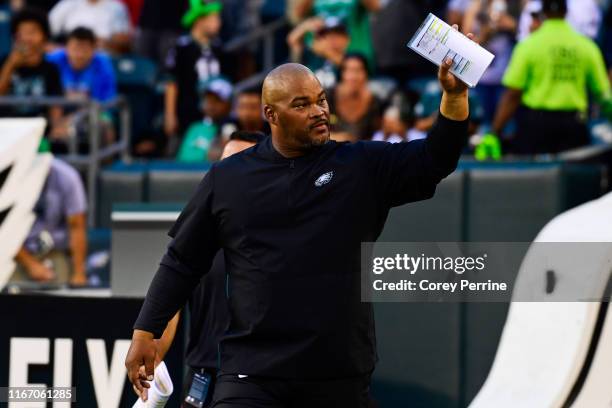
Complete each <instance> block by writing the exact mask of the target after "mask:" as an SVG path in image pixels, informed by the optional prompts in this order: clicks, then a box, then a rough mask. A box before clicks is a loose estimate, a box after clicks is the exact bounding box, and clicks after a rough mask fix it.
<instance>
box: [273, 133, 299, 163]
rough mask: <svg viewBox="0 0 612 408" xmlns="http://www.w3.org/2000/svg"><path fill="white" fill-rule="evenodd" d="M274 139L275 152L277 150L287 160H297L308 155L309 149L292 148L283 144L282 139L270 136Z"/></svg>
mask: <svg viewBox="0 0 612 408" xmlns="http://www.w3.org/2000/svg"><path fill="white" fill-rule="evenodd" d="M270 137H271V138H272V146H273V147H274V150H276V151H277V152H278V153H279V154H280V155H281V156H283V157H284V158H286V159H295V158H296V157H301V156H304V155H305V154H307V153H308V149H304V148H303V147H302V148H297V147H295V146H290V145H288V144H287V143H283V141H282V140H281V138H280V137H278V136H275V135H274V134H272V136H270Z"/></svg>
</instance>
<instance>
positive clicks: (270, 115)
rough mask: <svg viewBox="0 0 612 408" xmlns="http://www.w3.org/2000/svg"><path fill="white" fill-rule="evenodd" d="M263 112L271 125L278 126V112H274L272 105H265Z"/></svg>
mask: <svg viewBox="0 0 612 408" xmlns="http://www.w3.org/2000/svg"><path fill="white" fill-rule="evenodd" d="M263 112H264V117H265V118H266V120H267V121H268V123H270V125H276V124H277V123H276V122H277V116H276V112H275V111H274V108H273V107H271V106H270V105H264V108H263Z"/></svg>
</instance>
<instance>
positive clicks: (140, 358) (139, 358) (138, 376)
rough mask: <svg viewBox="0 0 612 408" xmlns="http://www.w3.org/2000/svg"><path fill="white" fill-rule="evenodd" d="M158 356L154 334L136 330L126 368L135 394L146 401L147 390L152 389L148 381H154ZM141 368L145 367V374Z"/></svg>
mask: <svg viewBox="0 0 612 408" xmlns="http://www.w3.org/2000/svg"><path fill="white" fill-rule="evenodd" d="M156 354H157V348H156V347H155V340H154V339H153V333H149V332H146V331H144V330H134V334H133V335H132V344H130V349H129V350H128V353H127V356H126V357H125V367H126V368H127V375H128V378H129V380H130V382H131V383H132V386H133V388H134V392H136V395H138V397H139V398H143V399H146V393H144V391H145V388H149V387H151V385H150V384H148V383H147V381H153V371H154V367H155V358H156ZM141 366H144V372H143V371H142V370H140V367H141Z"/></svg>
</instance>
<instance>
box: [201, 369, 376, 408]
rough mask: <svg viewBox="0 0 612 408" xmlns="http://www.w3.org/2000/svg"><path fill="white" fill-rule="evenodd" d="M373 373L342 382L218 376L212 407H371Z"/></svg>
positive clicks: (229, 375) (342, 380)
mask: <svg viewBox="0 0 612 408" xmlns="http://www.w3.org/2000/svg"><path fill="white" fill-rule="evenodd" d="M369 390H370V374H367V375H363V376H360V377H354V378H347V379H341V380H279V379H264V378H254V377H247V378H239V377H238V376H237V375H231V374H223V375H219V376H218V377H217V385H216V388H215V395H214V397H213V404H212V407H213V408H260V407H266V408H368V407H369V406H370V402H369Z"/></svg>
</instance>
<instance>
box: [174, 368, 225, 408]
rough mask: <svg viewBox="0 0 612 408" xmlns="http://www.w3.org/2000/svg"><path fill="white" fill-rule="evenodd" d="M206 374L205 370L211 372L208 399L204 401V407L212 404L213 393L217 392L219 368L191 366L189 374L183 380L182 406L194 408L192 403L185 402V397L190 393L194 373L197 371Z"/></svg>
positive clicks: (183, 407)
mask: <svg viewBox="0 0 612 408" xmlns="http://www.w3.org/2000/svg"><path fill="white" fill-rule="evenodd" d="M196 372H197V373H199V374H204V373H205V372H206V373H208V374H210V377H211V382H210V386H209V387H208V395H207V397H206V400H205V401H204V406H203V407H202V408H207V407H210V406H211V402H212V397H213V393H214V392H215V384H216V382H217V370H216V369H209V368H193V367H189V368H188V370H187V374H185V381H183V394H182V395H181V407H182V408H193V407H192V406H191V405H189V404H187V403H185V398H186V397H187V394H188V393H189V389H190V388H191V382H192V381H193V375H194V374H195V373H196Z"/></svg>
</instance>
